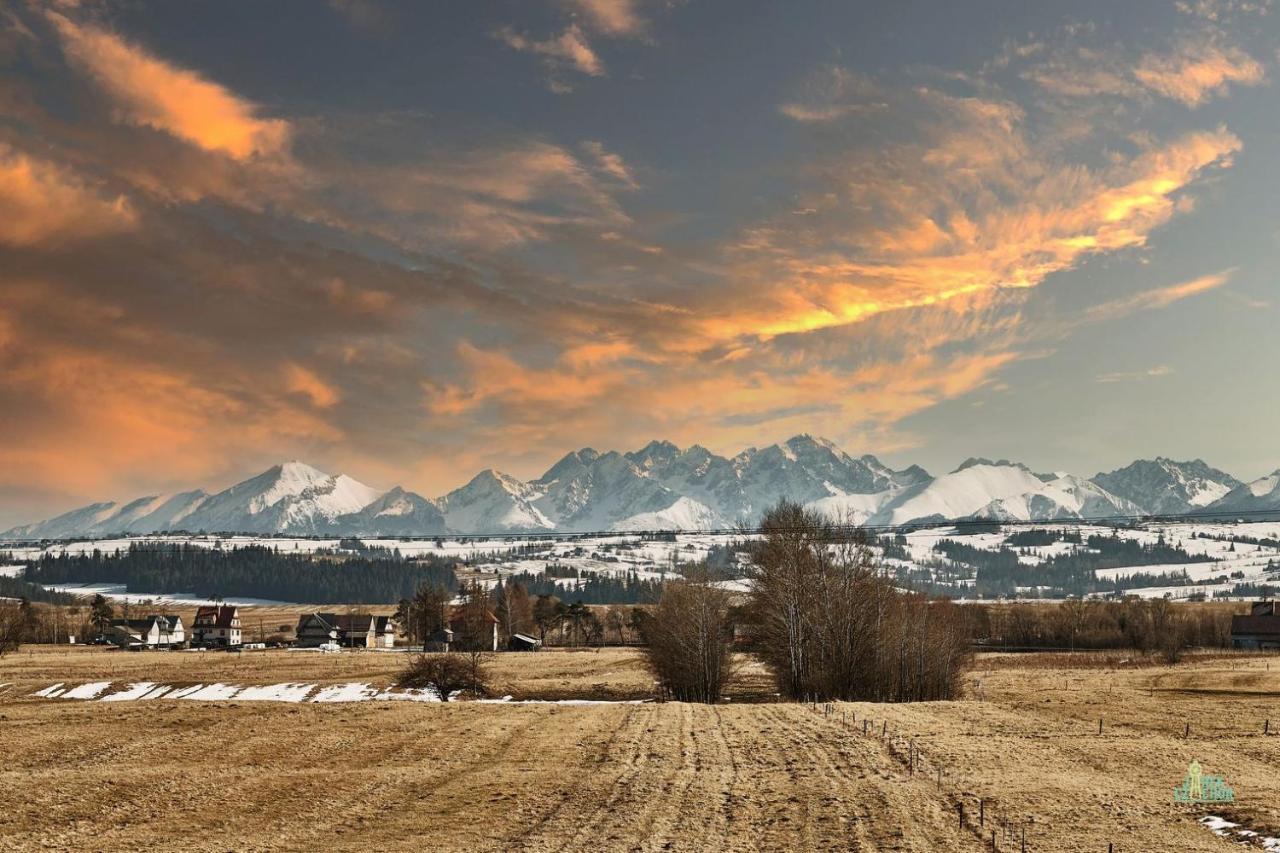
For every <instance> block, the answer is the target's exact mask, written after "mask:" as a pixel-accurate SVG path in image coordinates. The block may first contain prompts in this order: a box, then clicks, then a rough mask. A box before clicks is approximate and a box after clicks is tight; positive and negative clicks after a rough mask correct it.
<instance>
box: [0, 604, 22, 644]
mask: <svg viewBox="0 0 1280 853" xmlns="http://www.w3.org/2000/svg"><path fill="white" fill-rule="evenodd" d="M25 631H26V615H25V614H24V613H23V612H22V608H20V607H19V606H18V605H16V604H10V603H8V602H0V657H4V656H5V655H6V654H7V653H9V652H16V651H17V650H18V647H19V646H20V645H21V644H22V637H23V633H24V632H25Z"/></svg>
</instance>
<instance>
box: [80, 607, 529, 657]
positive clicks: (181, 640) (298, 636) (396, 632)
mask: <svg viewBox="0 0 1280 853" xmlns="http://www.w3.org/2000/svg"><path fill="white" fill-rule="evenodd" d="M464 618H465V617H464V614H463V613H462V610H461V608H460V607H459V608H453V609H452V610H451V611H450V612H449V613H448V618H447V620H446V627H443V628H441V629H440V630H438V631H436V632H434V633H433V635H432V636H430V637H428V638H427V639H426V641H425V642H424V643H423V647H424V649H425V650H426V651H433V652H448V651H451V650H453V649H454V648H455V642H454V637H455V635H459V634H462V633H463V632H464V630H466V629H465V628H464V626H463V624H462V622H463V620H464ZM484 622H485V623H486V625H487V629H486V630H484V632H483V634H482V635H481V638H480V642H479V643H476V642H474V641H473V642H471V643H469V644H468V648H469V649H471V650H476V649H475V647H476V646H477V645H478V646H479V649H478V650H480V651H488V652H497V651H500V650H508V651H537V650H538V649H540V648H541V647H542V641H541V640H540V639H538V638H537V637H533V636H530V635H528V634H523V633H513V634H511V636H510V637H509V638H507V641H506V643H505V644H504V643H502V642H501V639H500V634H499V630H498V625H499V622H498V619H497V617H495V616H494V615H493V614H492V613H487V614H486V618H485V620H484ZM282 627H284V626H282ZM471 633H474V631H472V632H471ZM398 638H405V635H404V634H403V633H402V632H401V629H400V626H399V624H398V623H397V621H396V620H395V618H394V617H392V616H379V615H374V614H371V613H359V612H353V613H320V612H316V613H305V614H302V615H301V616H299V617H298V623H297V626H296V627H295V629H294V639H293V641H292V642H291V643H285V642H280V641H276V642H273V643H270V644H268V643H265V642H245V635H244V628H243V625H242V623H241V619H240V609H239V608H238V607H235V606H234V605H230V604H219V605H210V606H204V607H199V608H197V609H196V614H195V618H194V619H193V620H192V623H191V625H190V629H189V630H188V626H187V625H185V624H184V623H183V621H182V617H181V616H178V615H175V614H164V613H152V614H148V615H146V616H143V617H141V618H121V619H112V620H111V621H110V623H109V624H107V625H106V626H104V629H103V630H102V631H101V632H100V634H99V635H98V637H97V638H96V639H95V640H94V642H95V643H96V644H99V645H109V646H115V647H117V648H120V649H128V650H134V651H141V650H147V649H151V650H157V649H210V650H231V651H234V650H241V649H261V648H266V647H267V646H268V645H272V646H289V647H292V648H299V649H319V650H333V651H336V650H339V649H394V648H396V646H397V639H398Z"/></svg>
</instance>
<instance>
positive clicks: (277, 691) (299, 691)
mask: <svg viewBox="0 0 1280 853" xmlns="http://www.w3.org/2000/svg"><path fill="white" fill-rule="evenodd" d="M315 689H316V686H315V685H314V684H268V685H266V686H263V687H246V688H244V689H243V690H241V691H240V692H239V693H237V694H236V699H243V700H245V701H247V702H302V701H304V700H305V699H306V698H307V694H308V693H310V692H311V691H312V690H315Z"/></svg>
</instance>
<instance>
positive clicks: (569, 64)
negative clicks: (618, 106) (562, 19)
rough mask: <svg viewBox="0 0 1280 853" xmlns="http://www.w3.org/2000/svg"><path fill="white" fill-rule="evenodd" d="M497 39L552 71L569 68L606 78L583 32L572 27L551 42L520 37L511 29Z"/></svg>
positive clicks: (508, 28)
mask: <svg viewBox="0 0 1280 853" xmlns="http://www.w3.org/2000/svg"><path fill="white" fill-rule="evenodd" d="M497 37H498V38H499V39H501V40H502V41H503V43H505V44H506V45H507V47H510V48H512V49H513V50H518V51H521V52H523V53H532V54H536V55H537V56H540V57H542V58H543V60H544V61H545V62H546V63H547V64H548V65H549V66H550V67H551V68H552V69H560V68H569V69H572V70H574V71H578V72H580V73H582V74H586V75H588V76H591V77H600V76H603V74H604V63H603V62H601V61H600V57H599V56H597V55H596V52H595V51H594V50H593V49H592V47H591V45H590V43H588V41H587V37H586V35H585V34H584V33H583V31H582V28H581V27H579V26H577V25H571V26H570V27H568V28H567V29H566V30H565V31H564V32H562V33H560V34H559V35H557V36H552V37H550V38H545V39H538V38H533V37H530V36H528V35H525V34H524V33H518V32H516V31H515V30H513V29H511V28H510V27H503V28H502V29H500V30H498V32H497Z"/></svg>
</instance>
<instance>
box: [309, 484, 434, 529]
mask: <svg viewBox="0 0 1280 853" xmlns="http://www.w3.org/2000/svg"><path fill="white" fill-rule="evenodd" d="M332 527H333V529H334V530H335V531H336V532H337V533H339V534H340V535H343V536H422V535H430V534H433V533H444V532H446V530H447V527H448V526H447V524H446V523H445V518H444V514H443V513H441V512H440V509H439V508H438V507H437V506H436V505H435V504H434V503H432V502H431V501H429V500H427V499H426V498H424V497H422V496H421V495H417V494H414V493H413V492H407V491H405V490H404V489H402V488H400V487H399V486H396V487H395V488H394V489H391V490H390V491H388V492H387V493H385V494H383V495H380V496H378V497H377V498H376V499H375V500H374V501H372V502H371V503H369V504H368V505H367V506H365V507H363V508H362V509H360V510H359V511H357V512H353V513H350V514H347V515H342V516H339V517H337V518H335V519H334V520H333V523H332Z"/></svg>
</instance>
